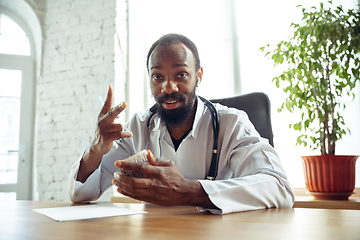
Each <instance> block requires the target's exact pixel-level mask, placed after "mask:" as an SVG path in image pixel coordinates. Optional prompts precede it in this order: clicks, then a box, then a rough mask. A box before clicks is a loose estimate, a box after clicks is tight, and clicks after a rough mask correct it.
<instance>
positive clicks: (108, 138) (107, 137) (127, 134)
mask: <svg viewBox="0 0 360 240" xmlns="http://www.w3.org/2000/svg"><path fill="white" fill-rule="evenodd" d="M132 136H133V134H132V133H131V132H114V133H108V134H106V135H104V136H103V137H102V138H103V140H104V142H108V143H109V142H112V141H115V140H119V139H120V138H122V139H123V138H130V137H132Z"/></svg>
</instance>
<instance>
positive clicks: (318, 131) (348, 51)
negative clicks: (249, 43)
mask: <svg viewBox="0 0 360 240" xmlns="http://www.w3.org/2000/svg"><path fill="white" fill-rule="evenodd" d="M328 4H329V7H328V8H325V7H324V4H323V3H321V4H320V7H319V8H316V7H311V8H310V9H309V10H308V9H305V8H302V13H303V18H302V22H301V23H292V24H291V27H292V28H293V30H294V34H293V35H292V36H290V37H289V38H288V39H287V40H285V41H281V42H280V43H279V44H277V45H276V48H275V49H274V50H271V51H269V52H267V53H266V55H265V56H267V55H269V54H270V55H269V56H271V59H272V60H273V61H274V64H275V65H279V64H283V63H287V65H288V68H287V70H285V71H284V72H283V73H281V74H280V75H279V76H276V77H275V78H273V82H274V83H275V85H276V87H278V88H279V87H280V85H283V91H284V92H285V93H287V94H288V97H287V99H286V101H285V102H284V103H283V104H282V106H281V107H280V108H279V109H278V110H279V111H283V110H284V109H287V110H288V111H290V112H293V111H294V110H295V109H298V110H299V111H300V112H301V120H300V121H299V122H297V123H295V124H290V128H293V129H294V130H297V131H300V132H301V133H300V136H299V137H298V138H297V143H296V144H297V145H304V146H309V147H310V148H312V149H313V150H315V149H319V150H320V152H321V155H319V156H303V157H302V160H303V166H304V175H305V184H306V188H307V190H308V191H309V192H310V193H311V194H312V195H313V196H314V197H315V198H316V199H348V197H349V196H350V195H351V194H352V192H353V190H354V187H355V163H356V159H357V158H358V156H339V155H335V144H336V141H338V140H340V139H341V138H342V137H343V136H344V135H345V134H347V133H350V130H349V129H347V128H346V126H345V122H344V119H343V116H342V115H341V114H340V113H341V110H343V109H345V107H346V105H345V104H344V103H343V102H342V97H343V96H344V95H347V96H350V97H353V98H354V97H355V94H354V93H352V90H353V89H354V88H355V86H356V84H357V82H359V75H360V58H359V50H360V12H359V10H354V9H350V10H348V11H347V12H344V10H343V8H342V6H337V7H333V5H332V2H331V1H329V2H328ZM300 6H301V5H299V6H297V7H300ZM268 48H269V45H267V46H265V47H262V48H260V50H262V51H265V49H268ZM304 132H305V133H304Z"/></svg>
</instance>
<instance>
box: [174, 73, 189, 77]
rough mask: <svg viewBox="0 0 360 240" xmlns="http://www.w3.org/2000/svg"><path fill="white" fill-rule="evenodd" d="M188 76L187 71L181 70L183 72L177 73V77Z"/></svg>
mask: <svg viewBox="0 0 360 240" xmlns="http://www.w3.org/2000/svg"><path fill="white" fill-rule="evenodd" d="M187 76H188V74H187V73H186V72H181V73H178V75H176V77H178V78H186V77H187Z"/></svg>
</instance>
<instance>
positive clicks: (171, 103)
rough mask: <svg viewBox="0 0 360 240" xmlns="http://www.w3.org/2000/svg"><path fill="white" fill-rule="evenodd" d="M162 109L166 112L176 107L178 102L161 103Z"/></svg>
mask: <svg viewBox="0 0 360 240" xmlns="http://www.w3.org/2000/svg"><path fill="white" fill-rule="evenodd" d="M162 105H163V107H164V108H165V109H167V110H172V109H175V108H177V107H178V105H179V101H177V100H167V101H164V102H163V104H162Z"/></svg>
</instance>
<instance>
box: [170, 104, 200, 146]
mask: <svg viewBox="0 0 360 240" xmlns="http://www.w3.org/2000/svg"><path fill="white" fill-rule="evenodd" d="M196 107H197V101H194V104H193V110H192V113H191V114H190V116H189V117H188V118H187V119H186V121H185V122H184V123H183V124H181V125H180V124H179V125H176V126H174V125H171V124H166V127H167V129H168V131H169V133H170V136H171V137H172V138H174V139H176V140H179V139H180V138H181V137H182V136H184V134H185V133H186V132H188V131H189V130H190V129H191V128H192V126H193V124H194V119H195V114H196Z"/></svg>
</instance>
